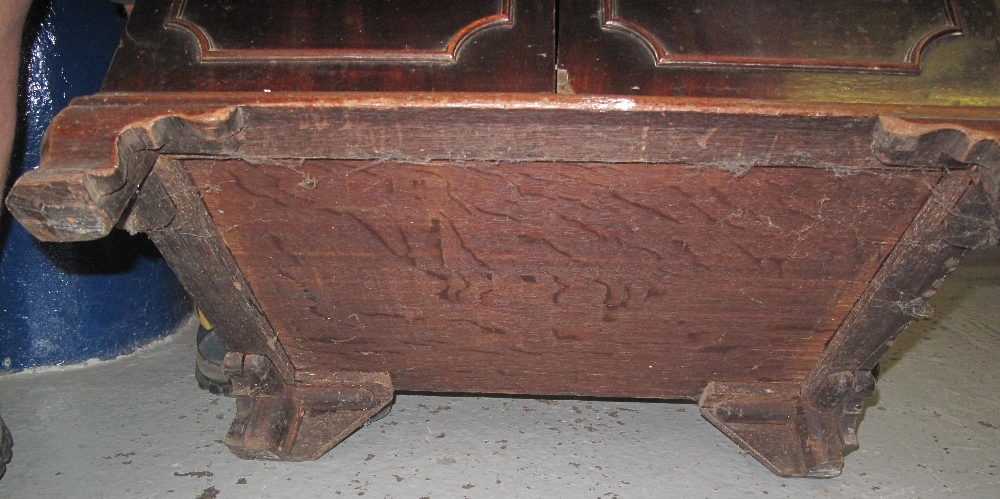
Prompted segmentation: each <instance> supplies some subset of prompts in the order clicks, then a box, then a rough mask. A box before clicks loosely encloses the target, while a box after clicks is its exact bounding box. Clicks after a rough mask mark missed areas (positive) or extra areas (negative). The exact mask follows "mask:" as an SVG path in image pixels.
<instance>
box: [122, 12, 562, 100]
mask: <svg viewBox="0 0 1000 499" xmlns="http://www.w3.org/2000/svg"><path fill="white" fill-rule="evenodd" d="M401 14H405V16H403V15H401ZM265 26H266V28H265ZM554 63H555V2H554V1H552V0H541V1H538V0H533V1H527V0H523V1H522V0H477V1H447V2H439V1H433V2H432V1H408V0H378V1H364V2H363V1H353V0H344V1H338V2H317V1H312V0H290V1H283V2H280V3H275V2H268V1H267V0H250V1H240V2H230V1H225V2H200V3H197V2H181V1H180V0H150V1H147V2H142V3H139V5H137V6H136V8H135V10H134V11H133V13H132V15H131V17H130V19H129V23H128V26H127V27H126V36H125V37H124V38H123V41H122V46H121V47H120V48H119V49H118V51H117V52H116V54H115V58H114V61H113V62H112V65H111V69H110V70H109V72H108V76H107V78H106V79H105V81H104V87H103V90H104V91H105V92H121V91H128V92H163V91H193V92H205V91H226V92H234V91H256V92H261V91H265V90H266V91H273V92H279V91H397V92H398V91H410V92H416V91H463V92H552V91H553V89H554V88H555V76H554V73H553V70H552V67H553V65H554Z"/></svg>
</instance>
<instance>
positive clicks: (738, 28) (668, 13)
mask: <svg viewBox="0 0 1000 499" xmlns="http://www.w3.org/2000/svg"><path fill="white" fill-rule="evenodd" d="M885 5H886V2H875V1H874V0H861V1H852V2H818V3H815V4H814V3H812V2H800V1H796V0H777V1H771V2H721V1H719V0H679V1H678V0H673V1H668V2H651V1H642V0H601V6H600V13H599V16H598V19H599V22H600V24H601V28H602V29H604V30H608V31H617V32H620V33H625V34H628V35H630V36H632V37H634V38H635V39H636V40H638V41H640V42H642V43H643V44H645V45H646V46H647V47H648V48H649V50H650V51H651V52H652V55H653V58H654V60H655V64H656V66H660V67H663V66H689V67H742V68H769V69H797V70H801V69H808V70H816V71H827V72H860V73H867V72H873V73H895V74H917V73H919V72H920V58H921V56H922V54H923V53H924V51H925V50H926V49H927V47H928V46H929V45H930V44H931V43H932V42H935V41H937V40H940V39H943V38H947V37H952V36H960V35H962V26H961V25H960V23H959V19H958V14H957V11H956V8H955V4H954V1H953V0H915V1H912V2H909V3H908V4H907V5H908V7H907V8H908V9H910V10H909V12H901V13H900V14H899V16H900V17H899V19H904V18H905V19H910V18H912V21H913V22H912V23H904V22H902V21H899V22H898V24H891V23H890V24H887V23H886V22H885V20H886V19H885V18H886V16H885V15H867V14H870V13H872V12H871V11H873V10H874V9H875V8H879V9H883V11H882V14H885V13H887V12H889V11H885V9H888V8H892V9H895V10H893V11H892V12H899V10H898V9H900V8H901V5H898V4H895V3H893V4H892V5H891V6H889V7H885ZM803 6H804V7H803ZM796 9H799V10H801V9H806V10H805V11H802V12H799V13H798V14H796V13H795V12H792V11H795V10H796ZM866 9H870V10H869V11H866ZM781 12H786V13H787V14H788V15H786V16H780V15H777V14H779V13H781ZM895 20H896V19H894V21H895ZM905 25H909V26H913V27H912V28H910V29H908V30H907V29H906V28H904V26H905Z"/></svg>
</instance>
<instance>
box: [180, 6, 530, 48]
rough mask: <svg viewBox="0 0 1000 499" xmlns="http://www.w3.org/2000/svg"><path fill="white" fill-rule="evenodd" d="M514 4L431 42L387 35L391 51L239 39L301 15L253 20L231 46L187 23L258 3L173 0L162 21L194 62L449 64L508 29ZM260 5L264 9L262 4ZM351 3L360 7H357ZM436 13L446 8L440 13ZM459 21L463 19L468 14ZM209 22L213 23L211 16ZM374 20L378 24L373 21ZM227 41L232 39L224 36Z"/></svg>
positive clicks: (427, 37)
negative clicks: (194, 45) (184, 41)
mask: <svg viewBox="0 0 1000 499" xmlns="http://www.w3.org/2000/svg"><path fill="white" fill-rule="evenodd" d="M514 1H515V0H497V1H496V7H495V8H490V9H488V10H492V11H495V12H486V11H485V10H484V12H481V13H478V14H475V15H478V16H479V17H476V18H475V19H473V20H471V22H467V23H466V24H464V25H459V26H457V27H456V29H455V31H454V32H453V33H451V34H450V36H449V37H447V38H445V39H440V38H437V39H435V38H433V35H434V34H435V33H427V32H426V31H425V30H421V29H417V28H414V29H413V30H412V31H411V33H418V35H417V36H418V37H422V39H418V40H410V39H408V38H407V37H405V36H398V33H393V35H394V36H393V37H392V40H393V42H394V43H395V44H396V45H397V46H395V47H377V48H375V47H373V48H368V47H364V46H351V47H336V46H322V45H323V44H322V43H320V44H318V45H319V46H315V47H289V46H278V45H279V44H278V43H271V42H265V43H258V42H257V40H252V39H247V38H245V37H246V34H248V33H260V32H264V31H267V30H266V29H265V26H266V25H270V26H277V27H278V28H277V29H280V28H288V27H291V26H294V25H295V23H296V22H298V21H300V20H301V16H300V17H298V18H296V17H295V15H293V14H288V18H287V19H279V20H278V21H276V22H271V20H270V19H268V20H265V21H259V18H257V19H258V22H260V24H259V26H243V30H244V31H242V32H241V33H240V34H238V35H237V37H239V38H240V39H239V40H237V41H236V43H232V42H230V43H220V40H219V36H218V35H216V36H213V31H214V30H215V27H214V26H208V25H206V24H207V23H206V22H204V21H195V20H194V19H193V18H196V17H198V14H201V15H206V17H210V16H207V14H208V12H196V9H198V10H205V9H224V10H228V11H230V12H232V11H235V10H237V9H242V8H246V7H247V6H250V5H253V4H260V2H249V3H248V2H216V3H215V4H207V3H204V2H203V3H192V2H189V1H188V0H175V1H174V2H173V4H171V7H170V13H169V15H168V16H167V21H166V28H168V29H175V30H178V31H181V32H184V33H186V34H188V35H190V36H191V37H193V38H195V39H196V40H197V42H198V45H199V47H200V54H199V57H200V60H201V61H202V62H250V61H260V60H269V61H285V62H288V61H296V62H403V63H452V62H455V61H456V60H457V58H458V53H459V51H460V50H461V48H462V46H463V45H465V44H466V43H467V42H468V41H469V40H470V39H472V38H474V37H475V36H476V35H478V34H480V33H482V32H484V31H486V30H489V29H492V28H496V27H503V26H508V27H509V26H513V25H514V18H513V15H512V9H513V3H514ZM295 2H297V3H299V4H303V3H315V4H317V5H319V7H317V8H321V7H324V5H322V4H324V3H325V2H323V1H320V2H318V3H317V2H315V1H312V0H295ZM224 3H231V4H232V5H229V6H224V5H222V4H224ZM264 3H265V4H266V3H267V2H264ZM288 3H293V2H288ZM341 3H345V2H341ZM355 3H359V4H360V3H363V2H355ZM401 3H406V2H401ZM455 5H457V6H458V7H464V6H465V5H463V3H462V2H455ZM468 5H475V4H468ZM475 7H477V8H479V9H482V6H479V5H475ZM346 8H348V7H345V9H346ZM441 10H446V9H444V8H442V9H441ZM470 11H471V9H470ZM287 12H290V13H291V12H295V14H296V15H297V14H301V13H311V12H314V10H312V9H310V8H306V7H303V8H299V9H298V10H294V9H291V8H289V9H288V10H287ZM192 14H195V15H192ZM466 14H468V12H466ZM342 17H343V18H344V19H349V20H355V21H357V20H362V21H370V20H363V19H360V18H361V17H363V15H359V14H358V13H357V12H351V13H349V15H345V16H342ZM462 17H463V16H461V15H450V16H444V15H440V16H438V18H439V19H443V20H445V22H449V21H456V22H461V19H462ZM465 17H468V15H466V16H465ZM210 18H213V19H214V17H210ZM240 20H241V21H244V22H246V21H250V22H254V21H255V19H254V18H253V16H243V17H241V18H240ZM375 21H378V20H377V19H375ZM227 22H228V23H230V25H232V21H231V20H228V21H223V20H220V21H219V25H220V26H222V25H223V24H225V23H227ZM328 33H329V32H328ZM292 34H294V29H292V30H291V31H290V32H289V33H283V35H287V36H284V37H283V40H282V41H285V40H287V39H289V38H292ZM344 36H347V35H344ZM230 38H233V37H232V36H230ZM411 41H415V42H416V43H411ZM280 45H284V44H280ZM333 45H336V44H333ZM353 45H364V43H355V44H353Z"/></svg>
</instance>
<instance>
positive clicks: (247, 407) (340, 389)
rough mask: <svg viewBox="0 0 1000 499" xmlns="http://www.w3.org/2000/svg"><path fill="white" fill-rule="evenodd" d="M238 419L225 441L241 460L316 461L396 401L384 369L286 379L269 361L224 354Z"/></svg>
mask: <svg viewBox="0 0 1000 499" xmlns="http://www.w3.org/2000/svg"><path fill="white" fill-rule="evenodd" d="M222 368H223V370H224V371H225V372H226V374H227V375H228V376H229V378H230V379H231V380H232V382H233V396H234V397H236V417H235V418H234V419H233V424H232V425H231V426H230V427H229V431H228V432H227V433H226V445H227V446H228V447H229V448H230V450H232V451H233V453H234V454H236V455H237V456H238V457H240V458H243V459H271V460H282V461H314V460H316V459H319V458H320V456H322V455H323V454H326V453H327V451H329V450H330V449H332V448H333V447H334V446H335V445H337V444H338V443H340V441H341V440H343V439H345V438H347V436H348V435H350V434H351V433H353V432H354V431H355V430H357V429H358V428H360V427H361V425H363V424H365V423H366V422H367V421H368V420H369V419H371V417H372V416H374V415H376V414H377V413H378V412H379V411H380V410H381V409H382V408H384V407H385V406H386V405H388V404H389V403H391V402H392V396H393V387H392V380H391V379H389V375H388V374H387V373H381V372H375V373H373V372H362V373H354V372H343V371H336V372H331V373H326V374H325V375H323V374H321V375H318V376H310V377H308V378H306V379H302V378H301V377H298V378H297V379H295V380H294V381H293V382H288V381H287V380H284V381H283V380H282V379H281V376H280V374H279V373H278V372H277V369H276V368H275V367H274V364H272V363H271V361H270V359H268V358H267V357H265V356H262V355H245V354H243V353H242V352H230V353H227V354H226V357H225V359H224V360H223V362H222Z"/></svg>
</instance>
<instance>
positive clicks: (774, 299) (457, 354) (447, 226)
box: [185, 160, 939, 399]
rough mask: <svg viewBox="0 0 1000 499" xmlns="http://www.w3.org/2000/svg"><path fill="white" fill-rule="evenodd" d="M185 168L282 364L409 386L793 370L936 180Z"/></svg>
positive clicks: (768, 376)
mask: <svg viewBox="0 0 1000 499" xmlns="http://www.w3.org/2000/svg"><path fill="white" fill-rule="evenodd" d="M185 167H186V168H187V169H188V171H189V172H190V173H191V175H192V178H193V179H194V183H195V184H196V185H198V186H199V188H200V189H201V194H202V197H203V198H204V199H205V202H206V204H207V206H208V208H209V212H210V213H211V215H212V217H213V219H214V220H215V223H216V224H217V225H218V226H219V228H220V232H221V234H222V238H223V240H224V241H225V243H226V245H227V246H228V247H229V248H230V250H231V251H232V252H233V255H234V257H235V258H236V259H237V261H239V262H241V263H240V268H241V270H242V272H243V274H244V275H245V276H246V277H247V280H248V282H249V284H250V287H251V288H252V289H253V293H254V295H255V296H256V297H257V299H258V300H259V301H260V303H261V307H262V309H263V311H264V313H265V315H267V316H268V317H270V318H271V321H272V324H273V325H274V328H275V330H276V331H277V333H278V337H279V338H280V339H281V343H282V345H283V346H284V347H285V350H286V352H288V354H289V357H290V358H291V360H292V363H293V364H294V365H295V367H296V369H297V370H299V371H304V372H326V371H328V370H330V369H333V368H335V369H344V370H349V371H359V370H363V369H365V368H366V367H365V366H368V367H367V368H369V369H370V368H371V366H378V368H379V369H380V370H385V371H388V372H389V373H390V374H391V375H392V378H393V383H394V385H395V386H396V387H397V388H398V389H404V390H441V391H467V392H504V393H533V394H567V395H599V396H624V395H629V396H641V397H659V398H692V399H694V398H697V397H698V396H699V395H700V394H701V391H702V389H703V388H704V387H705V385H706V384H707V382H708V381H710V380H716V381H755V380H774V381H787V380H801V379H803V376H804V375H805V373H806V372H807V371H808V370H809V369H810V368H811V366H812V364H813V362H814V359H815V358H816V357H817V356H818V355H819V353H820V352H821V351H822V349H823V348H824V346H825V345H826V343H827V342H828V341H829V339H830V337H831V335H832V333H833V331H834V330H835V329H836V327H837V326H838V325H839V324H840V322H841V321H842V320H843V318H844V317H845V316H846V313H847V311H848V310H849V309H850V307H851V306H852V305H853V304H854V300H855V299H856V297H857V295H858V294H860V292H861V291H862V290H863V289H864V287H865V284H866V283H867V281H868V280H869V279H870V278H871V276H872V275H874V273H875V271H876V270H877V269H878V268H879V266H880V264H881V262H882V260H883V259H884V257H885V255H886V254H887V252H888V249H889V248H891V247H892V246H893V244H894V243H895V240H896V239H897V238H898V237H899V235H900V234H901V233H902V230H903V229H904V228H905V227H906V226H907V225H909V222H910V220H911V219H912V218H913V216H914V214H915V213H916V211H917V209H918V208H919V207H920V206H921V205H922V204H923V202H924V199H926V196H927V194H928V190H927V185H932V184H933V183H934V182H935V179H936V178H937V177H938V176H939V173H936V172H897V173H894V174H892V175H882V174H879V173H877V172H863V173H858V174H856V175H849V176H841V175H839V174H837V173H835V172H829V171H824V170H818V169H770V168H755V169H752V170H750V171H747V172H745V173H744V174H743V175H741V176H740V175H736V174H734V173H732V172H728V171H725V170H722V169H719V168H702V169H691V168H686V167H683V166H679V165H639V164H618V165H610V164H603V165H602V164H567V163H503V162H501V163H482V164H476V163H468V162H465V163H457V164H456V163H448V162H440V163H439V162H434V163H430V164H405V163H397V162H391V161H390V162H369V161H340V162H330V161H285V162H280V161H279V162H273V161H272V162H256V161H255V162H254V163H247V162H245V161H224V162H220V161H208V160H205V161H201V160H188V161H185ZM804 193H812V194H808V195H805V196H803V195H802V194H804ZM444 345H447V348H442V346H444ZM734 352H740V354H739V355H736V356H734V355H733V353H734ZM542 359H544V361H542ZM598 365H599V366H601V368H600V369H597V370H595V369H593V366H598ZM624 387H628V388H627V389H626V388H624Z"/></svg>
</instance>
